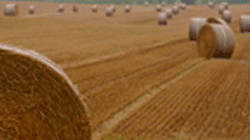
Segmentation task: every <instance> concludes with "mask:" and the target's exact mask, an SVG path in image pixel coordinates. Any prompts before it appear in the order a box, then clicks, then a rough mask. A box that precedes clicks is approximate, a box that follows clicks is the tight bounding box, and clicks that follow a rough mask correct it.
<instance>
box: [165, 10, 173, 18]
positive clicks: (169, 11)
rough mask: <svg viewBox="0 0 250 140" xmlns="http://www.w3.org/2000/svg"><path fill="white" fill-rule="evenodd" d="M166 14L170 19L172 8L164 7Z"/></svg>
mask: <svg viewBox="0 0 250 140" xmlns="http://www.w3.org/2000/svg"><path fill="white" fill-rule="evenodd" d="M166 14H167V18H168V19H172V9H171V8H170V9H166Z"/></svg>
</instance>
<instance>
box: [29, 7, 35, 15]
mask: <svg viewBox="0 0 250 140" xmlns="http://www.w3.org/2000/svg"><path fill="white" fill-rule="evenodd" d="M28 12H29V13H30V14H34V12H35V6H33V5H30V6H29V10H28Z"/></svg>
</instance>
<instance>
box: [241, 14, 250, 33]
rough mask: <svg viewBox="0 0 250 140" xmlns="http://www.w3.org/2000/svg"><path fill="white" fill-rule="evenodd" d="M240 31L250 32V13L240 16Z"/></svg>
mask: <svg viewBox="0 0 250 140" xmlns="http://www.w3.org/2000/svg"><path fill="white" fill-rule="evenodd" d="M240 31H241V32H242V33H243V32H250V15H242V16H240Z"/></svg>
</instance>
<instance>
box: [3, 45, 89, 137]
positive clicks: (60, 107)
mask: <svg viewBox="0 0 250 140" xmlns="http://www.w3.org/2000/svg"><path fill="white" fill-rule="evenodd" d="M0 62H1V65H0V69H1V71H0V85H1V88H0V97H1V102H0V114H1V119H0V128H1V131H0V138H1V139H6V140H7V139H19V140H21V139H22V140H35V139H38V138H42V139H47V140H49V139H51V140H52V139H57V140H66V139H75V140H90V139H91V129H90V123H89V118H88V111H87V108H86V104H85V102H84V101H83V100H82V99H81V98H80V93H79V91H78V90H77V89H76V88H75V87H74V86H73V84H72V82H71V81H70V80H69V79H68V77H67V76H66V74H64V72H63V71H62V70H60V69H59V68H58V67H57V66H56V65H54V63H53V62H51V61H50V60H49V59H47V58H45V57H44V56H41V55H39V54H37V53H34V52H32V51H30V50H24V49H17V48H13V47H9V46H6V45H1V44H0Z"/></svg>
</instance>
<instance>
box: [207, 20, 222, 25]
mask: <svg viewBox="0 0 250 140" xmlns="http://www.w3.org/2000/svg"><path fill="white" fill-rule="evenodd" d="M207 23H214V24H221V25H227V23H226V22H225V20H223V19H221V18H208V19H207Z"/></svg>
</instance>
